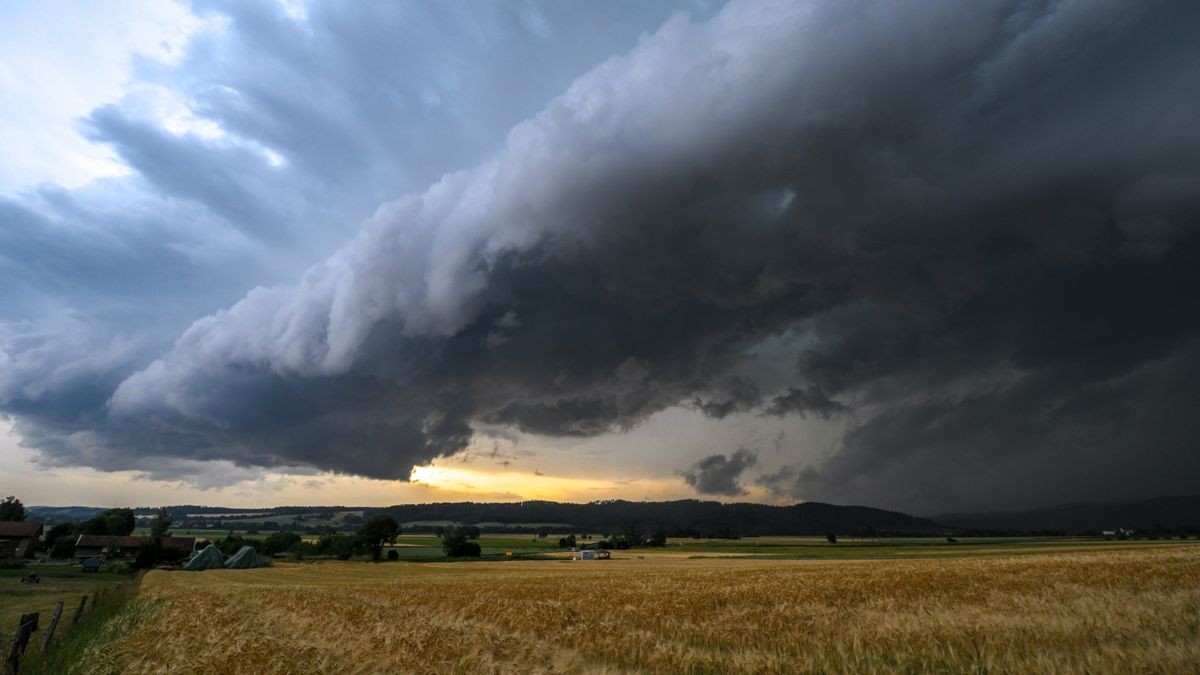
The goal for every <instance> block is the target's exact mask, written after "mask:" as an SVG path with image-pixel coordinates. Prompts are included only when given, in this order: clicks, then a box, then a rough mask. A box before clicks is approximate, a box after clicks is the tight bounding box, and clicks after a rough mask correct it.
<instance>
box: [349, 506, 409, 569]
mask: <svg viewBox="0 0 1200 675" xmlns="http://www.w3.org/2000/svg"><path fill="white" fill-rule="evenodd" d="M398 534H400V525H399V524H397V523H396V520H395V519H394V518H392V517H391V516H389V515H387V514H382V513H381V514H379V515H377V516H373V517H372V518H371V519H370V520H368V521H367V522H366V523H363V526H362V527H360V528H358V539H359V541H361V542H362V543H363V545H364V546H366V548H367V550H368V551H370V552H371V560H379V559H380V558H381V557H382V556H383V546H384V544H394V543H396V535H398Z"/></svg>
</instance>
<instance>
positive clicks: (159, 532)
mask: <svg viewBox="0 0 1200 675" xmlns="http://www.w3.org/2000/svg"><path fill="white" fill-rule="evenodd" d="M170 529H171V514H170V513H169V512H168V511H167V509H166V507H163V508H161V509H159V510H158V511H157V512H156V513H155V514H154V522H153V523H151V524H150V536H151V537H165V536H167V535H168V534H170V532H169V530H170Z"/></svg>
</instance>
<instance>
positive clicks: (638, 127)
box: [28, 2, 1200, 505]
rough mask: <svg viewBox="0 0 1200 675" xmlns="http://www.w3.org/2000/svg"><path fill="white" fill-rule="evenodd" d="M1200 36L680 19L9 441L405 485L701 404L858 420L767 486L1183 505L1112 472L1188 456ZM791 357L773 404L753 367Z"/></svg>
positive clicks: (1075, 28) (998, 24)
mask: <svg viewBox="0 0 1200 675" xmlns="http://www.w3.org/2000/svg"><path fill="white" fill-rule="evenodd" d="M1196 14H1197V12H1196V10H1195V9H1194V8H1192V7H1190V6H1187V5H1186V4H1153V5H1140V4H1139V5H1133V4H1129V3H1103V2H1059V3H1045V4H1038V3H1034V4H1032V5H1031V4H1029V3H1012V2H993V3H947V4H932V3H906V2H880V3H872V2H851V3H824V4H810V3H801V2H781V3H766V2H745V3H743V2H733V3H731V4H730V5H729V6H727V7H726V8H724V9H723V10H722V11H721V12H720V13H718V14H717V15H716V16H714V17H713V18H712V19H711V20H709V21H704V22H699V21H693V20H690V19H688V18H686V17H682V16H680V17H676V18H674V19H672V20H671V21H669V22H668V23H667V24H666V25H664V26H663V27H662V28H661V29H660V30H658V31H657V32H656V33H654V34H652V35H649V36H646V37H645V38H643V39H642V40H641V41H640V43H639V44H638V46H637V47H636V48H635V49H633V50H632V51H631V52H629V53H628V54H625V55H622V56H618V57H615V58H612V59H610V60H608V61H607V62H605V63H603V64H602V65H600V66H598V67H597V68H595V69H594V70H592V71H591V72H589V73H587V74H586V75H584V76H583V77H581V78H579V79H578V80H577V81H576V82H575V83H574V84H573V85H572V86H571V87H570V89H569V90H568V91H567V92H566V93H565V94H563V95H562V96H561V97H559V98H557V99H555V100H554V101H552V102H551V103H550V104H549V105H548V106H547V107H546V108H545V109H544V110H543V111H542V112H541V113H539V114H538V115H536V116H535V117H533V118H532V119H530V120H528V121H526V122H524V123H522V124H519V125H518V126H516V127H515V128H514V129H513V130H512V131H511V132H510V133H509V135H508V138H507V142H506V144H505V146H504V148H503V150H502V151H501V152H500V153H499V154H498V155H497V156H496V157H495V158H494V159H492V160H491V161H488V162H486V163H484V164H482V165H480V166H478V167H476V168H473V169H470V170H466V171H461V172H458V173H451V174H447V175H446V176H444V177H443V178H442V179H441V180H439V181H438V182H437V183H436V184H434V185H433V186H431V187H430V188H429V189H428V190H427V191H425V192H424V193H421V194H414V195H409V196H406V197H402V198H400V199H398V200H396V201H393V202H389V203H386V204H384V205H382V206H381V207H379V209H378V210H377V212H376V213H375V215H374V216H373V217H371V218H370V219H369V220H368V221H367V222H366V223H364V224H363V226H362V228H361V231H359V233H358V234H357V236H356V237H355V238H354V239H353V241H351V242H350V243H349V244H348V245H347V246H345V247H344V248H342V249H341V250H339V251H338V252H337V253H335V254H334V255H333V256H331V257H330V258H329V259H328V260H327V261H326V262H324V263H322V264H319V265H317V266H315V267H313V268H311V269H310V270H308V271H307V272H306V273H305V274H304V275H303V278H302V279H301V280H300V281H299V282H298V283H296V284H292V285H283V286H276V287H270V288H258V289H255V290H253V291H251V292H250V293H249V294H247V295H246V297H245V298H244V299H243V300H241V301H240V302H238V303H237V304H235V305H233V306H232V307H230V308H228V309H226V310H222V311H220V312H217V313H215V314H213V315H211V316H208V317H205V318H203V319H200V320H199V321H196V322H195V323H194V324H193V325H192V326H191V327H190V328H189V329H188V330H187V331H186V333H184V334H183V335H182V337H180V338H179V339H178V340H177V341H176V342H175V344H174V346H173V348H171V349H170V351H169V352H167V353H166V354H164V355H163V356H162V357H161V358H159V359H157V360H155V361H154V362H153V363H151V364H150V365H149V366H147V367H145V368H142V369H140V370H139V371H138V372H134V373H132V374H129V376H128V377H126V378H125V379H124V380H123V381H121V382H120V383H119V385H117V386H116V387H115V389H114V390H113V392H112V395H111V398H110V399H109V401H108V403H107V408H106V410H104V411H103V412H102V413H100V414H97V415H96V416H93V417H92V418H91V423H90V426H89V429H88V432H87V433H86V434H82V432H81V431H80V430H79V429H77V428H71V427H64V428H52V427H41V428H37V429H33V430H32V432H31V433H30V434H29V436H28V438H29V439H31V442H34V443H37V444H38V447H39V449H40V450H41V452H42V453H43V455H45V456H46V457H47V458H49V459H50V460H51V461H61V462H78V463H85V464H86V463H91V464H96V465H103V464H105V462H106V461H109V460H107V459H106V458H109V457H112V456H113V455H133V456H155V457H175V458H184V459H188V460H197V459H198V460H208V459H223V460H231V461H234V462H237V463H239V464H243V465H254V466H264V467H270V466H280V465H303V466H311V467H315V468H319V469H326V470H332V471H337V472H345V473H352V474H359V475H365V476H372V477H381V478H401V479H406V478H407V477H408V475H409V472H410V470H411V468H412V467H413V466H414V465H419V464H422V463H425V462H428V461H429V460H430V459H433V458H436V457H438V456H442V455H447V454H451V453H454V452H457V451H459V450H461V449H463V448H464V447H466V445H467V444H468V443H469V442H470V439H471V438H472V434H473V433H474V432H473V425H477V424H479V423H487V424H492V425H501V426H508V427H512V428H515V429H519V430H521V431H524V432H528V433H534V434H545V435H552V436H593V435H598V434H603V433H607V432H612V431H620V430H622V429H628V428H631V427H633V426H635V425H637V424H639V423H640V422H641V421H643V420H644V419H646V417H647V416H649V415H651V414H653V413H655V412H658V411H661V410H663V409H665V408H668V407H671V406H676V405H692V406H694V407H696V408H697V409H698V410H701V411H702V412H706V413H707V414H710V415H712V416H714V417H725V416H727V415H731V414H737V413H753V414H763V415H790V414H802V415H816V416H819V417H823V418H830V417H835V418H839V419H843V418H844V419H846V420H847V424H848V425H849V427H848V431H847V434H846V436H845V438H844V440H843V442H842V444H841V446H840V447H839V448H838V449H837V450H836V452H835V453H834V454H833V456H832V457H831V458H830V459H829V460H828V461H827V462H825V463H824V464H822V465H821V466H819V467H816V468H815V469H813V468H809V469H808V470H805V471H803V472H793V473H792V474H788V475H787V476H783V474H781V477H786V478H788V479H789V480H790V479H791V476H792V475H795V476H796V478H795V481H794V482H792V483H787V484H783V483H781V482H780V481H775V482H773V483H772V486H771V487H772V489H773V490H775V491H777V492H779V493H780V494H790V495H793V496H796V497H801V498H825V499H833V500H838V501H847V500H858V501H869V502H874V503H880V502H884V503H897V502H903V501H905V500H910V501H911V500H912V499H914V498H916V497H914V495H920V499H924V500H925V501H924V503H927V504H931V505H944V504H952V503H955V500H956V499H958V498H959V497H960V494H959V490H960V489H961V488H960V487H959V486H957V485H956V483H955V481H956V479H957V478H958V477H961V476H963V475H965V473H969V472H975V471H983V472H986V471H988V470H989V469H990V470H994V471H993V472H992V473H991V476H992V478H986V479H983V480H981V481H979V482H978V483H977V484H976V488H977V489H1001V487H1002V481H1005V480H1012V479H1013V477H1014V476H1021V475H1023V474H1024V473H1027V472H1033V473H1035V474H1037V476H1038V477H1037V478H1035V479H1033V480H1032V481H1031V482H1032V483H1033V484H1034V487H1033V488H1031V489H1042V488H1039V487H1037V484H1038V483H1039V481H1041V480H1042V478H1041V476H1042V475H1043V474H1044V473H1045V472H1051V473H1052V472H1053V470H1054V467H1055V466H1057V465H1058V464H1059V463H1061V462H1062V461H1064V459H1065V460H1067V461H1070V462H1076V463H1078V462H1088V461H1089V457H1092V455H1093V453H1096V455H1095V457H1098V459H1095V458H1093V460H1092V461H1091V463H1090V464H1086V465H1084V468H1083V469H1082V471H1083V472H1084V473H1086V474H1087V476H1088V480H1089V485H1092V486H1096V487H1095V489H1104V488H1103V487H1101V486H1110V485H1113V484H1116V483H1117V482H1118V481H1120V480H1122V476H1124V480H1133V481H1136V482H1137V483H1138V484H1139V485H1140V486H1141V487H1143V488H1146V489H1158V488H1163V489H1166V488H1169V487H1171V486H1178V485H1179V480H1178V479H1173V478H1171V477H1170V476H1163V475H1161V472H1160V473H1158V474H1156V472H1153V471H1139V470H1134V471H1133V472H1132V474H1133V475H1132V476H1131V475H1130V472H1128V471H1127V470H1126V469H1125V468H1124V465H1125V462H1126V461H1127V459H1128V458H1130V457H1132V456H1133V455H1132V454H1131V453H1130V451H1129V450H1128V449H1129V448H1133V447H1137V448H1140V452H1144V453H1149V454H1150V455H1152V456H1153V457H1154V459H1155V465H1156V466H1158V467H1171V468H1172V471H1169V472H1166V473H1171V474H1174V475H1178V473H1179V471H1178V470H1181V469H1184V468H1187V467H1194V466H1195V462H1196V460H1195V459H1194V457H1193V456H1192V453H1191V451H1190V449H1189V442H1190V441H1189V439H1194V438H1196V437H1197V432H1200V429H1197V428H1196V422H1194V421H1192V418H1193V416H1190V415H1185V416H1175V415H1172V414H1170V413H1169V411H1170V410H1173V409H1174V407H1173V406H1176V403H1174V402H1175V401H1178V400H1179V399H1178V396H1179V395H1181V394H1186V393H1188V392H1193V393H1194V391H1195V389H1194V385H1192V384H1188V380H1186V379H1184V378H1183V377H1182V376H1181V375H1180V373H1187V372H1196V371H1197V370H1200V356H1198V353H1200V346H1198V343H1197V336H1198V334H1200V311H1197V310H1198V309H1200V308H1198V307H1197V305H1196V302H1197V301H1196V299H1195V298H1196V297H1197V294H1196V293H1195V292H1194V291H1196V290H1197V289H1200V271H1198V270H1200V238H1198V234H1197V225H1198V223H1197V214H1200V159H1198V158H1200V129H1198V126H1200V125H1197V123H1196V122H1195V119H1194V111H1195V109H1196V103H1197V101H1195V100H1191V101H1181V100H1180V99H1181V98H1189V97H1190V98H1192V99H1195V97H1196V95H1195V94H1194V93H1189V92H1194V91H1195V89H1194V87H1193V88H1189V87H1187V86H1186V84H1187V83H1189V82H1195V81H1196V76H1197V75H1200V59H1198V57H1197V55H1196V53H1195V50H1194V48H1191V47H1190V46H1189V45H1190V38H1189V36H1188V35H1187V33H1186V31H1181V29H1180V28H1179V26H1182V25H1187V24H1188V22H1189V21H1192V20H1194V19H1196V18H1197V17H1196ZM1184 15H1186V16H1184ZM1189 290H1190V291H1192V292H1187V291H1189ZM788 336H790V337H791V338H793V340H794V345H795V346H794V355H795V363H796V366H795V370H794V372H792V373H788V374H785V376H784V379H785V380H786V381H785V382H783V383H782V384H780V383H778V382H775V383H771V382H764V381H754V380H752V379H748V378H747V377H746V376H745V375H744V373H743V372H742V371H743V366H744V365H745V362H746V359H747V356H746V354H747V353H748V352H749V351H750V350H751V349H752V348H753V347H754V346H755V345H757V344H759V343H761V342H763V341H765V340H768V339H771V340H778V339H779V338H781V337H788ZM851 413H853V414H851ZM1114 425H1116V426H1119V427H1120V428H1119V430H1115V429H1114ZM1114 433H1116V435H1115V436H1114ZM1143 457H1145V455H1143ZM933 467H942V469H941V471H940V472H938V471H934V470H933ZM739 474H740V472H739ZM931 475H937V476H939V477H938V478H936V479H934V478H931V477H930V476H931ZM1193 475H1194V474H1193ZM1046 480H1047V481H1049V480H1051V479H1050V478H1046ZM989 481H995V484H990V483H989Z"/></svg>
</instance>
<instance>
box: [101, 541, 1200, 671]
mask: <svg viewBox="0 0 1200 675" xmlns="http://www.w3.org/2000/svg"><path fill="white" fill-rule="evenodd" d="M139 604H140V606H141V609H140V611H139V612H138V613H137V614H138V618H137V620H136V622H134V623H133V625H132V628H131V631H130V633H129V634H128V635H127V636H125V637H124V638H122V639H120V640H118V641H117V642H116V643H114V644H109V645H107V646H106V647H104V648H103V650H101V651H99V653H95V654H93V655H91V656H90V657H89V658H88V659H85V660H84V662H83V664H82V667H83V668H84V670H85V671H86V670H94V671H101V672H118V671H119V672H127V673H232V672H246V673H307V672H325V673H332V672H337V673H398V672H417V673H421V672H460V673H467V672H470V673H475V672H512V673H524V672H578V673H591V672H652V673H672V672H680V673H708V672H713V673H716V672H719V673H726V672H731V673H739V672H746V673H750V672H754V673H786V672H806V671H820V672H867V673H869V672H895V671H908V672H913V671H916V672H981V673H982V672H1027V673H1055V672H1091V673H1109V672H1129V673H1133V672H1155V673H1189V672H1200V665H1198V664H1200V547H1196V546H1176V547H1163V548H1145V549H1138V550H1120V551H1112V552H1083V553H1060V554H1040V555H1023V556H1003V557H995V556H992V557H978V558H971V557H963V558H956V559H927V560H868V561H801V560H757V561H756V560H739V559H707V560H686V559H669V558H661V557H660V558H653V559H644V560H638V559H626V560H613V561H605V562H578V561H540V562H528V561H520V562H487V563H476V564H462V563H447V564H398V563H393V564H378V565H372V564H367V563H336V564H320V565H313V564H297V565H280V566H277V567H274V568H269V569H260V570H215V571H207V572H201V573H184V572H161V571H156V572H151V573H150V574H148V575H147V576H146V577H145V579H144V580H143V582H142V587H141V592H140V595H139Z"/></svg>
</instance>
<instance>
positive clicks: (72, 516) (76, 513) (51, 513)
mask: <svg viewBox="0 0 1200 675" xmlns="http://www.w3.org/2000/svg"><path fill="white" fill-rule="evenodd" d="M103 510H104V509H101V508H97V507H94V506H27V507H25V518H26V519H27V520H43V521H50V522H56V523H57V522H64V521H80V520H87V519H88V518H91V517H92V516H94V515H96V514H97V513H100V512H101V511H103Z"/></svg>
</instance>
